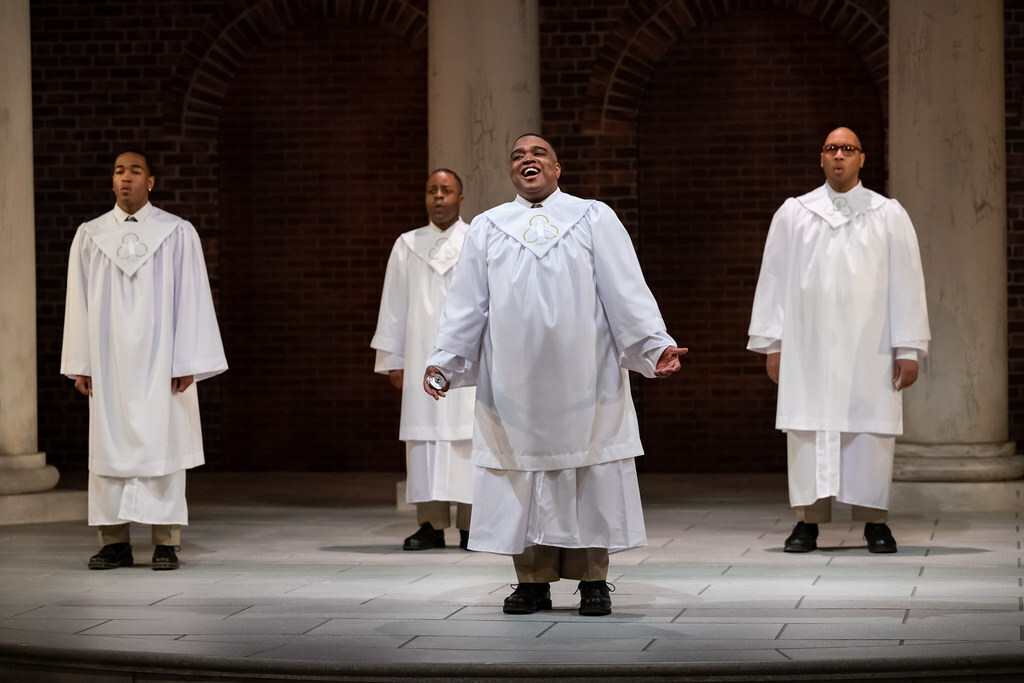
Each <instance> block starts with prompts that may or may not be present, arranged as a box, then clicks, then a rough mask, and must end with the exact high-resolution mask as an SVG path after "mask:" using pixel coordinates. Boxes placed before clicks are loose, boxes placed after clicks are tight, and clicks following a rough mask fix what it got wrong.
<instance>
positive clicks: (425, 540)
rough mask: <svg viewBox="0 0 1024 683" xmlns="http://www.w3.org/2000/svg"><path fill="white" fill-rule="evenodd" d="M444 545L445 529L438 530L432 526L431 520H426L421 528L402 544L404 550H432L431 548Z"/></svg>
mask: <svg viewBox="0 0 1024 683" xmlns="http://www.w3.org/2000/svg"><path fill="white" fill-rule="evenodd" d="M443 547H444V529H442V530H441V531H437V530H436V529H434V527H432V526H430V522H424V523H423V526H421V527H420V530H419V531H417V532H416V533H414V534H413V535H412V536H410V537H409V538H407V539H405V543H403V544H402V550H430V549H431V548H443Z"/></svg>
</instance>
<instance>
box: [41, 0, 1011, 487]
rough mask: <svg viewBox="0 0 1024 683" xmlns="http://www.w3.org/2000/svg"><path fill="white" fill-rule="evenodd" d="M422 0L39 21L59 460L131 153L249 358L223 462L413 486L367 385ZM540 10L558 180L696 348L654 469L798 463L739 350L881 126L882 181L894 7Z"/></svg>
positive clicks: (245, 2) (378, 397)
mask: <svg viewBox="0 0 1024 683" xmlns="http://www.w3.org/2000/svg"><path fill="white" fill-rule="evenodd" d="M427 5H428V2H427V0H367V1H366V2H360V3H351V2H348V1H347V0H289V1H287V2H283V1H281V0H210V1H208V2H202V3H195V2H185V1H184V0H161V1H160V2H155V3H143V4H140V3H136V2H129V1H128V0H111V1H110V2H105V3H83V2H78V1H77V0H46V1H45V2H44V1H43V0H36V1H33V2H32V3H31V12H32V15H31V16H32V50H33V52H32V57H33V64H32V68H33V102H34V127H35V129H34V142H35V155H36V158H35V169H34V171H35V179H36V196H35V199H36V213H37V269H38V297H39V316H38V325H39V327H38V331H39V342H38V344H39V372H40V379H39V403H40V410H39V421H40V448H41V449H43V450H45V451H47V452H48V455H49V457H50V460H51V462H53V463H54V464H57V465H58V466H59V467H61V468H62V469H64V470H65V471H69V470H70V471H73V470H76V469H77V470H82V469H84V465H85V450H86V447H85V437H86V405H85V402H84V401H83V400H80V399H79V398H78V397H76V396H75V395H74V392H73V390H72V389H71V387H70V382H68V381H66V380H62V379H61V378H60V377H59V376H58V375H57V363H58V359H59V353H60V336H61V328H62V323H63V298H64V278H65V276H66V259H67V249H68V246H69V245H70V242H71V237H72V235H73V233H74V230H75V227H76V226H77V225H78V224H79V223H80V222H81V221H82V220H85V219H86V218H89V217H92V216H94V215H97V214H99V213H101V212H103V211H105V210H107V209H108V208H109V207H110V205H111V203H112V202H111V199H110V194H109V185H110V163H111V161H112V159H113V157H114V155H115V154H116V153H117V152H118V151H120V150H121V149H122V148H123V147H126V146H141V147H144V148H145V149H147V151H149V152H150V153H151V155H152V157H153V161H154V162H155V165H156V167H157V169H158V174H159V175H158V186H157V190H156V191H155V192H154V194H153V198H154V203H156V204H158V205H159V206H162V207H163V208H165V209H168V210H170V211H173V212H175V213H179V214H181V215H184V216H186V217H188V218H189V219H190V220H192V221H193V223H195V225H196V227H197V228H198V229H199V231H200V234H201V236H202V238H203V243H204V248H205V249H206V255H207V261H208V264H209V267H210V273H211V277H212V280H213V285H214V290H215V298H216V300H217V305H218V310H219V314H220V317H221V321H222V326H223V332H224V337H225V342H226V344H227V346H228V353H229V362H230V364H231V366H232V369H231V370H230V371H229V373H227V374H226V375H224V376H222V377H220V378H215V379H213V380H210V381H208V382H206V383H204V385H203V386H201V387H200V389H201V392H200V393H201V401H202V403H203V418H204V425H205V430H206V431H205V434H206V442H207V448H208V453H209V455H210V461H211V465H210V466H211V467H214V468H222V469H239V470H241V469H337V470H359V469H398V468H400V467H401V447H400V446H399V444H398V443H397V441H396V438H395V435H396V429H397V411H398V401H397V396H396V394H395V392H394V391H393V390H391V389H390V387H388V386H387V385H386V381H385V380H384V379H383V378H380V377H367V375H368V373H369V368H370V364H371V362H372V361H371V356H370V354H369V351H368V349H366V348H365V344H366V343H367V342H368V340H369V337H370V335H371V334H372V329H373V322H374V320H373V319H374V313H375V309H376V304H377V297H378V296H379V289H380V281H381V277H382V275H383V268H384V262H385V260H386V257H387V251H388V248H389V247H390V244H391V242H392V241H393V239H394V237H395V235H396V234H397V232H399V231H401V230H404V229H407V228H410V227H414V226H415V225H418V224H419V223H420V222H421V221H422V220H423V218H422V215H423V210H422V205H421V198H420V192H421V183H422V176H423V175H424V173H425V171H426V170H427V169H425V167H424V166H423V164H425V160H426V141H425V135H426V131H425V121H426V116H425V92H426V90H425V80H426V79H425V73H426V51H425V36H426V11H427ZM540 7H541V62H542V69H541V73H542V108H543V112H544V122H543V132H544V133H545V134H546V135H547V136H549V137H550V138H551V139H552V142H554V143H555V144H556V146H557V147H558V150H559V154H560V159H561V161H562V164H563V167H564V169H563V176H562V185H563V187H564V188H565V189H566V190H567V191H569V192H572V193H574V194H578V195H581V196H593V197H599V198H601V199H603V200H605V201H607V202H608V203H610V204H611V205H612V206H613V207H614V208H615V209H616V210H617V211H618V212H619V214H620V216H621V217H622V219H623V222H624V223H625V224H626V227H627V229H629V230H630V232H631V234H632V235H633V236H634V239H635V240H636V243H637V245H638V251H639V253H640V255H641V258H642V261H643V264H644V266H645V269H646V272H647V275H648V278H649V280H650V283H651V285H652V288H653V289H654V290H655V294H656V295H657V296H658V297H659V299H660V301H661V304H662V308H663V310H664V312H665V315H666V318H667V319H668V321H669V325H670V327H671V329H672V331H673V332H674V333H675V334H676V335H677V336H678V338H679V341H680V342H682V343H684V344H687V345H689V346H691V347H692V348H693V356H692V357H691V358H690V359H688V360H687V368H686V370H685V371H684V376H683V377H681V378H676V379H675V380H673V381H671V382H664V383H655V382H650V381H646V380H643V381H637V382H636V385H637V386H636V387H635V395H636V398H637V403H638V407H639V410H640V417H641V420H642V424H643V430H644V431H643V436H644V441H645V445H646V447H647V450H648V453H649V454H650V455H651V456H652V457H649V458H645V459H644V463H643V464H642V467H644V468H646V469H648V470H649V471H655V470H661V471H669V470H679V471H690V470H745V471H750V470H763V469H776V470H777V469H781V467H782V460H781V441H780V439H779V436H778V435H777V434H776V433H775V432H774V430H773V429H772V428H771V421H772V416H771V413H772V409H771V403H772V387H771V386H770V385H768V384H767V383H766V380H765V379H764V377H763V369H762V367H761V365H760V363H759V359H758V358H757V357H755V356H753V355H752V354H748V353H747V352H745V351H743V350H742V347H743V345H744V342H745V335H744V332H745V327H746V320H747V317H748V315H749V306H750V300H751V297H752V294H753V286H754V278H755V277H756V269H757V264H758V261H759V258H760V249H761V246H762V242H763V239H764V234H765V231H766V229H767V224H768V220H770V216H771V213H772V212H773V211H774V209H775V208H776V206H777V205H778V204H779V203H780V202H781V201H782V199H783V198H784V197H785V196H787V195H790V194H796V193H800V192H803V191H805V190H806V189H809V188H810V187H813V186H814V185H816V184H818V182H820V178H821V176H820V171H819V170H818V169H817V166H816V159H815V158H814V153H813V147H815V146H816V145H817V143H818V141H819V140H820V139H821V137H822V136H823V135H824V133H825V132H826V131H827V130H828V129H829V128H830V127H832V125H833V124H834V123H835V122H836V121H844V122H846V123H848V124H849V125H851V126H853V127H854V128H855V129H857V130H858V132H860V133H861V137H862V139H863V142H864V144H865V146H866V147H867V149H868V151H869V157H868V167H867V169H866V170H865V174H864V176H865V180H866V183H867V184H868V185H869V186H871V187H874V188H876V189H880V190H882V189H884V188H883V183H884V175H883V169H884V146H885V140H884V131H885V115H886V103H885V89H886V78H887V62H886V60H887V44H886V26H887V7H888V4H887V3H886V2H884V1H883V0H800V1H799V2H794V1H793V0H730V1H729V2H725V1H724V0H723V1H719V0H541V2H540ZM1005 12H1006V19H1007V23H1006V58H1007V151H1008V181H1009V185H1008V200H1009V209H1008V212H1009V253H1008V258H1009V267H1010V275H1009V277H1010V300H1009V304H1010V335H1011V343H1010V359H1011V360H1010V362H1011V367H1010V391H1011V395H1010V410H1011V414H1010V419H1011V438H1021V436H1022V434H1024V351H1022V349H1024V326H1022V325H1024V314H1021V311H1022V310H1024V301H1022V294H1024V290H1022V286H1024V252H1022V251H1021V250H1022V248H1024V237H1022V235H1024V215H1022V212H1024V208H1022V207H1024V127H1022V121H1021V119H1022V115H1021V114H1022V105H1021V92H1022V88H1024V33H1022V26H1024V13H1022V10H1020V9H1018V8H1016V4H1015V3H1007V9H1006V10H1005ZM766 81H767V82H768V84H767V85H766V84H765V82H766ZM282 95H288V96H289V97H292V98H293V99H298V100H300V102H298V103H295V102H292V103H291V104H286V103H284V102H283V101H282V100H283V98H282ZM367 102H371V103H372V104H370V105H366V103H367ZM837 102H841V103H843V104H846V105H848V106H843V107H841V108H840V107H838V106H837V104H836V103H837ZM374 106H377V108H376V109H375V108H374ZM766 139H767V140H770V144H769V145H768V146H767V148H766V147H763V146H762V145H763V144H764V141H765V140H766ZM752 150H753V152H752ZM755 152H761V153H760V154H757V153H755ZM739 190H742V192H743V196H742V198H741V200H740V201H739V204H740V205H741V206H737V205H736V203H734V202H732V201H731V198H732V197H733V196H734V194H735V193H736V192H737V191H739ZM712 210H714V211H713V212H712ZM352 377H355V378H356V379H357V380H358V381H368V384H366V385H365V388H364V390H363V391H362V392H361V393H360V394H359V395H353V396H350V395H348V394H347V393H346V392H345V391H343V390H342V388H341V383H342V382H343V381H345V380H347V379H350V378H352Z"/></svg>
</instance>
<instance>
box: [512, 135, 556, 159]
mask: <svg viewBox="0 0 1024 683" xmlns="http://www.w3.org/2000/svg"><path fill="white" fill-rule="evenodd" d="M525 137H535V138H540V139H541V140H543V141H544V142H546V143H548V147H550V148H551V153H552V154H553V155H554V156H555V161H558V152H557V151H555V146H554V145H553V144H551V140H548V139H547V138H546V137H544V136H543V135H541V134H540V133H523V134H522V135H520V136H519V137H517V138H516V139H515V140H513V141H512V149H515V148H516V143H517V142H519V141H520V140H522V139H523V138H525ZM509 151H511V150H509Z"/></svg>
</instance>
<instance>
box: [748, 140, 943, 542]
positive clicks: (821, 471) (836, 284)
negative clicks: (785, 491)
mask: <svg viewBox="0 0 1024 683" xmlns="http://www.w3.org/2000/svg"><path fill="white" fill-rule="evenodd" d="M864 160H865V155H864V152H863V151H862V148H861V142H860V139H859V138H858V137H857V136H856V135H855V134H854V132H853V131H851V130H850V129H848V128H837V129H836V130H834V131H832V132H831V133H829V135H828V138H827V139H826V140H825V144H824V146H823V147H822V151H821V168H822V170H823V171H824V172H825V180H826V182H825V184H824V185H822V186H821V187H819V188H818V189H816V190H814V191H812V192H809V193H808V194H805V195H803V196H801V197H796V198H792V197H791V198H789V199H787V200H786V202H785V203H784V204H783V205H782V207H781V208H780V209H779V210H778V211H777V212H776V214H775V217H774V218H773V220H772V224H771V228H770V229H769V231H768V238H767V241H766V243H765V248H764V257H763V261H762V263H761V273H760V276H759V278H758V282H757V290H756V292H755V295H754V306H753V313H752V315H751V321H750V328H749V335H750V338H749V343H748V345H747V348H748V349H750V350H751V351H756V352H758V353H763V354H767V359H766V368H767V372H768V376H769V377H770V378H771V379H772V380H773V381H775V382H776V383H778V385H779V390H778V410H777V419H776V428H778V429H780V430H783V431H785V432H786V433H787V437H786V438H787V448H788V462H789V498H790V504H791V505H792V506H793V507H794V508H795V509H796V514H797V520H798V522H797V525H796V527H795V528H794V529H793V533H792V534H791V535H790V536H789V538H787V539H786V542H785V545H784V550H785V551H786V552H809V551H811V550H814V549H815V548H817V537H818V524H819V523H825V522H829V521H831V500H832V498H835V499H836V500H838V501H840V502H844V503H849V504H851V505H852V506H853V510H852V514H853V519H854V520H855V521H861V522H864V523H865V525H864V538H865V539H866V540H867V543H868V550H869V551H871V552H873V553H894V552H896V540H895V539H894V538H893V535H892V532H891V530H890V529H889V527H888V525H887V524H886V522H887V521H888V509H889V488H890V485H891V483H892V465H893V451H894V448H895V441H896V436H897V435H899V434H902V433H903V396H902V391H903V390H904V389H906V388H908V387H909V386H910V385H912V384H913V383H914V382H915V380H916V379H917V373H918V360H919V359H920V358H923V357H924V356H925V355H926V354H927V353H928V342H929V340H930V338H931V335H930V332H929V328H928V310H927V308H926V305H925V290H924V275H923V273H922V269H921V257H920V253H919V251H918V245H917V236H916V234H915V233H914V227H913V225H912V224H911V222H910V217H909V216H908V215H907V212H906V211H905V210H904V209H903V207H902V206H900V204H899V202H897V201H896V200H895V199H886V198H885V197H883V196H882V195H880V194H878V193H876V192H872V191H871V190H868V189H867V188H865V187H864V186H863V185H862V184H861V183H860V180H859V175H860V169H861V168H862V167H863V166H864Z"/></svg>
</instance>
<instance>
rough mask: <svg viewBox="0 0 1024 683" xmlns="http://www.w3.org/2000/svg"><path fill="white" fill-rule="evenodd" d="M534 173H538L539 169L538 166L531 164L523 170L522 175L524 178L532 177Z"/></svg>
mask: <svg viewBox="0 0 1024 683" xmlns="http://www.w3.org/2000/svg"><path fill="white" fill-rule="evenodd" d="M535 175H540V169H539V168H534V167H533V166H531V167H529V168H528V169H526V170H525V171H523V177H524V178H532V177H533V176H535Z"/></svg>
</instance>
